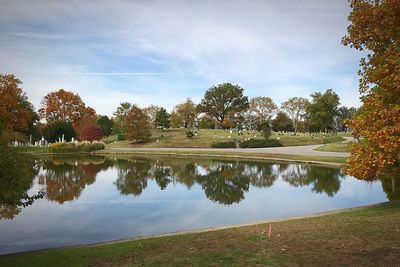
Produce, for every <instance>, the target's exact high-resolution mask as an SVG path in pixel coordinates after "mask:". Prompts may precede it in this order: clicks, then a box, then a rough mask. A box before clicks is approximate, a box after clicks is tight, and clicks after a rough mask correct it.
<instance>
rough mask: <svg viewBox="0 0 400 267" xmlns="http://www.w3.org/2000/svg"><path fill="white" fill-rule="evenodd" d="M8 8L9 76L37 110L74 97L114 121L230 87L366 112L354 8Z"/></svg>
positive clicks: (272, 4)
mask: <svg viewBox="0 0 400 267" xmlns="http://www.w3.org/2000/svg"><path fill="white" fill-rule="evenodd" d="M4 2H5V3H4V6H7V9H2V10H0V25H2V26H0V33H1V34H2V36H5V37H4V38H2V40H0V59H1V62H2V64H1V65H0V72H1V73H4V72H6V73H9V72H13V73H15V74H16V75H17V76H18V77H20V79H22V80H23V81H24V84H25V87H24V89H26V90H27V91H28V95H29V96H30V97H31V98H32V101H33V102H34V104H35V105H38V103H39V102H40V99H41V97H43V96H44V95H45V94H46V93H47V92H48V91H51V90H54V89H57V88H66V89H70V90H74V91H76V92H78V93H79V94H80V95H81V96H87V99H88V100H85V101H86V102H90V104H91V105H92V106H94V107H95V108H96V109H97V110H98V111H99V112H100V111H101V112H103V110H104V113H106V114H109V115H110V114H111V113H112V111H113V110H114V109H115V108H116V106H117V105H118V103H119V102H122V101H126V99H134V100H135V102H137V103H139V102H140V103H139V104H141V105H142V106H145V105H148V104H151V103H154V104H158V105H163V106H166V107H167V108H172V106H173V105H174V104H176V103H178V102H180V101H182V100H183V99H184V98H185V97H188V96H189V97H192V98H193V99H195V100H196V99H200V98H201V95H202V94H203V93H204V91H205V90H206V89H207V88H209V87H210V86H211V85H212V84H215V83H220V82H225V81H230V82H233V83H238V84H240V85H241V86H242V87H244V88H245V89H246V93H248V94H249V96H251V97H253V96H258V95H268V96H271V97H272V98H273V99H274V100H275V101H276V102H277V103H278V104H279V103H280V102H282V101H284V100H286V99H287V98H288V97H290V96H295V95H296V96H309V94H311V93H312V92H314V91H316V90H325V89H327V88H333V89H335V90H337V92H338V93H339V95H340V96H341V98H342V103H344V104H346V105H358V100H357V99H358V97H356V96H357V95H358V92H357V77H356V70H357V61H358V58H359V56H358V54H357V52H356V51H353V50H350V49H348V48H344V47H343V46H342V45H341V44H340V40H341V37H342V36H343V35H344V34H345V32H346V26H347V20H346V17H347V14H348V12H349V9H348V7H347V5H348V3H347V2H346V1H336V0H329V1H317V0H306V1H272V0H265V1H261V0H253V1H245V0H241V1H239V0H237V1H227V0H225V1H211V0H209V1H201V2H199V1H177V0H173V1H162V0H155V1H123V0H120V1H77V0H76V1H32V2H25V1H24V2H22V1H7V0H6V1H4ZM44 74H52V75H44ZM56 74H57V75H56ZM118 97H122V98H123V99H118ZM88 104H89V103H88Z"/></svg>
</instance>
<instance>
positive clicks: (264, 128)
mask: <svg viewBox="0 0 400 267" xmlns="http://www.w3.org/2000/svg"><path fill="white" fill-rule="evenodd" d="M257 128H258V129H257V130H258V131H261V135H262V136H263V137H264V138H265V139H266V140H268V138H270V137H271V135H272V130H271V126H269V123H268V122H266V121H265V122H263V123H261V124H259V125H258V127H257Z"/></svg>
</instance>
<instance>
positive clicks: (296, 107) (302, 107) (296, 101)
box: [281, 97, 309, 133]
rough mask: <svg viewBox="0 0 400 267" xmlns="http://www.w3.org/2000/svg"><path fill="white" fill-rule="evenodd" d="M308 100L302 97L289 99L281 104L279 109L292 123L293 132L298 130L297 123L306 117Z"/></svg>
mask: <svg viewBox="0 0 400 267" xmlns="http://www.w3.org/2000/svg"><path fill="white" fill-rule="evenodd" d="M308 104H309V103H308V100H307V99H306V98H303V97H291V98H289V99H288V100H287V101H286V102H283V103H282V105H281V109H282V110H284V111H285V112H286V113H287V114H288V115H289V117H290V119H291V120H292V123H293V129H294V132H295V133H297V131H298V130H299V123H300V121H302V119H303V118H304V117H305V115H306V111H307V106H308Z"/></svg>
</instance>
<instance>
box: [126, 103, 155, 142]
mask: <svg viewBox="0 0 400 267" xmlns="http://www.w3.org/2000/svg"><path fill="white" fill-rule="evenodd" d="M123 130H124V132H125V133H126V138H127V139H128V140H136V142H146V141H147V140H148V139H149V138H150V136H151V132H150V123H149V118H148V116H147V114H146V113H145V112H144V111H143V110H142V109H140V108H138V107H137V106H133V107H131V109H130V110H129V111H128V113H127V114H126V117H125V121H124V124H123Z"/></svg>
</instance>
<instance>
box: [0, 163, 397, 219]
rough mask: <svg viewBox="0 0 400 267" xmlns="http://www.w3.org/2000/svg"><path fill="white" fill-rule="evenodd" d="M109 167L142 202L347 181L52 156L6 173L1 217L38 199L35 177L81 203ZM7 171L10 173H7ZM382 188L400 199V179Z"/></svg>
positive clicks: (332, 172)
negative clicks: (152, 190) (152, 195)
mask: <svg viewBox="0 0 400 267" xmlns="http://www.w3.org/2000/svg"><path fill="white" fill-rule="evenodd" d="M110 168H113V169H116V171H117V177H116V179H115V180H114V181H113V184H114V186H116V188H117V189H118V191H119V192H120V194H121V195H132V196H134V197H138V196H140V195H141V194H142V193H143V192H144V191H145V190H146V188H147V187H148V184H149V182H150V181H154V182H155V183H156V184H157V185H158V187H159V188H160V189H161V190H166V189H167V188H168V187H169V186H171V185H175V184H182V185H185V186H186V188H187V189H188V190H190V189H191V188H192V187H193V186H195V185H198V186H200V187H201V189H202V191H203V193H204V195H205V196H206V197H207V198H208V199H209V200H211V201H213V202H215V203H219V204H223V205H231V204H233V203H239V202H241V201H242V200H243V199H245V196H246V193H247V192H248V191H249V188H250V187H251V186H253V187H256V188H268V187H271V186H273V185H274V183H275V182H276V181H277V180H278V179H279V178H281V180H282V181H283V182H285V183H287V184H288V185H290V186H293V187H307V186H308V187H309V188H310V190H311V191H312V192H314V193H318V194H325V195H327V196H329V197H333V196H334V195H335V194H337V192H339V190H340V187H341V182H342V180H343V179H344V175H343V174H342V173H341V171H340V169H338V168H327V167H320V166H313V165H300V164H271V163H265V162H246V161H238V160H214V159H206V158H196V159H190V158H171V157H165V156H164V157H157V158H154V157H132V158H127V159H115V158H107V157H102V156H81V157H79V158H77V157H76V156H62V157H61V156H51V157H46V158H41V159H38V160H35V161H29V160H27V161H23V162H19V164H18V168H4V169H3V170H2V178H1V180H0V182H1V184H0V216H1V218H2V219H12V218H14V217H15V216H16V215H17V214H18V213H19V212H20V211H21V207H22V206H24V205H25V204H29V201H30V200H33V199H34V197H36V196H35V195H34V196H31V197H29V196H28V194H27V192H28V190H29V189H30V188H31V187H32V184H33V180H34V178H35V177H38V184H39V185H40V186H41V187H43V189H44V191H45V195H46V198H47V199H48V200H50V201H54V202H57V203H60V204H63V203H64V202H67V201H74V200H77V199H78V198H79V197H80V195H81V193H82V192H83V190H84V189H85V188H86V187H88V186H90V185H92V184H94V183H95V181H96V177H97V175H98V174H99V173H100V172H102V171H106V170H107V169H110ZM5 171H8V172H10V174H9V175H5V174H3V173H4V172H5ZM382 187H383V190H384V192H386V194H387V198H388V199H389V200H392V199H398V198H399V197H400V196H399V192H400V183H399V182H398V179H396V178H391V179H382ZM24 201H25V202H24ZM24 203H25V204H24Z"/></svg>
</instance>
